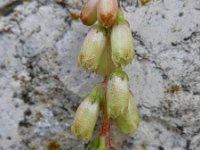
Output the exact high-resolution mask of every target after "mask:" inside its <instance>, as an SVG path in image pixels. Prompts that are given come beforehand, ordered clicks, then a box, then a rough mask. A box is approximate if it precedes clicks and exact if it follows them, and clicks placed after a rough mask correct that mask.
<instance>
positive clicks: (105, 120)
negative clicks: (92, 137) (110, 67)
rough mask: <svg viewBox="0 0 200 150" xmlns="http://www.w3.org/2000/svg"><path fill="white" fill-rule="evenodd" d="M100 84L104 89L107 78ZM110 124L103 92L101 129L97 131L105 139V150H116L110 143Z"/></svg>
mask: <svg viewBox="0 0 200 150" xmlns="http://www.w3.org/2000/svg"><path fill="white" fill-rule="evenodd" d="M102 84H103V86H104V88H105V89H106V87H107V77H105V79H104V81H103V82H102ZM105 91H106V90H105ZM110 123H111V119H110V118H109V116H108V112H107V108H106V92H105V96H104V99H103V102H102V118H101V127H100V129H99V135H100V136H103V137H105V143H106V150H116V149H115V148H114V147H112V145H111V143H110Z"/></svg>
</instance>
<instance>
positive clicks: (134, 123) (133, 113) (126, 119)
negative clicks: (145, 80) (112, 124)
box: [117, 92, 139, 134]
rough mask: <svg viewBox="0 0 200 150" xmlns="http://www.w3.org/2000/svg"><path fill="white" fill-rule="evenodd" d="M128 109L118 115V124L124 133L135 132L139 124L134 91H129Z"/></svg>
mask: <svg viewBox="0 0 200 150" xmlns="http://www.w3.org/2000/svg"><path fill="white" fill-rule="evenodd" d="M129 95H130V96H129V104H128V109H127V110H126V111H125V112H124V114H122V115H120V116H119V117H117V125H118V127H119V129H120V131H121V132H122V133H123V134H130V133H134V132H135V131H136V129H137V128H138V125H139V115H138V111H137V106H136V104H135V101H134V97H133V95H132V93H131V92H130V93H129Z"/></svg>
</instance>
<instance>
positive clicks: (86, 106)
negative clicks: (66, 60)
mask: <svg viewBox="0 0 200 150" xmlns="http://www.w3.org/2000/svg"><path fill="white" fill-rule="evenodd" d="M80 19H81V21H82V22H83V24H85V25H92V28H91V29H90V30H89V32H88V34H87V36H86V38H85V40H84V42H83V45H82V47H81V50H80V54H79V57H78V63H79V65H80V66H82V67H83V68H85V69H86V70H89V71H91V72H95V73H100V74H102V75H103V76H104V77H105V79H104V81H102V82H101V83H98V84H97V85H96V86H95V87H94V88H93V89H92V90H91V92H89V94H88V95H87V96H86V98H85V99H84V100H83V102H82V103H81V104H80V106H79V107H78V109H77V112H76V114H75V119H74V121H73V123H72V127H71V130H72V133H73V134H74V135H76V136H77V137H80V138H82V139H84V140H86V141H88V140H91V141H90V144H89V146H88V150H116V149H115V148H114V147H113V146H112V145H111V141H110V126H111V122H112V119H116V121H117V125H118V128H119V129H120V131H121V133H123V134H132V133H134V132H135V131H136V130H137V128H138V125H139V115H138V111H137V105H136V103H135V101H134V100H133V99H134V97H133V94H132V92H131V90H130V87H129V84H128V80H129V79H128V75H127V74H126V73H125V72H124V71H123V68H122V66H125V65H127V64H130V63H131V62H132V60H133V57H134V50H133V37H132V34H131V29H130V26H129V23H128V21H127V20H126V19H125V17H124V15H123V12H122V11H121V10H120V8H119V1H117V0H87V1H86V3H85V4H84V6H83V8H82V11H81V15H80ZM95 22H97V23H95ZM100 112H101V113H100ZM99 114H100V116H101V125H100V128H99V131H98V134H97V136H96V138H92V133H93V130H94V128H95V124H96V122H97V119H98V115H99ZM92 139H93V140H92Z"/></svg>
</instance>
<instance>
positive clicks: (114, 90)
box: [106, 68, 129, 118]
mask: <svg viewBox="0 0 200 150" xmlns="http://www.w3.org/2000/svg"><path fill="white" fill-rule="evenodd" d="M106 96H107V111H108V115H109V116H110V117H111V118H116V117H118V116H119V115H121V114H123V113H124V111H125V110H126V109H127V107H128V100H129V85H128V77H127V74H126V73H125V72H123V71H122V69H121V68H118V69H116V70H115V71H114V72H113V73H112V74H111V76H110V79H109V80H108V84H107V91H106Z"/></svg>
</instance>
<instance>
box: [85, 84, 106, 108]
mask: <svg viewBox="0 0 200 150" xmlns="http://www.w3.org/2000/svg"><path fill="white" fill-rule="evenodd" d="M104 93H105V90H104V88H103V86H102V84H101V83H98V84H96V85H95V86H94V88H93V89H92V90H91V91H90V93H88V95H87V96H88V97H90V99H91V101H92V103H95V102H96V101H98V102H99V103H100V105H101V103H102V101H103V98H104Z"/></svg>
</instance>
